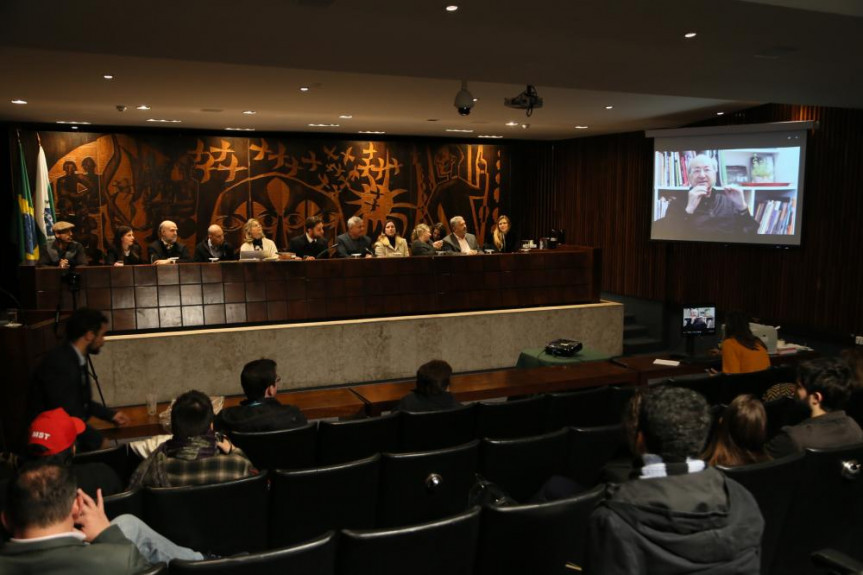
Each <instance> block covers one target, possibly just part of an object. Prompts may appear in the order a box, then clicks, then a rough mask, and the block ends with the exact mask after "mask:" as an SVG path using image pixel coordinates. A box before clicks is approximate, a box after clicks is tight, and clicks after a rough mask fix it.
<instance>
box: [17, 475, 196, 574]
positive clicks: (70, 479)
mask: <svg viewBox="0 0 863 575" xmlns="http://www.w3.org/2000/svg"><path fill="white" fill-rule="evenodd" d="M2 517H3V525H4V526H5V527H6V529H7V530H8V531H9V532H10V533H12V539H11V540H10V541H8V542H6V543H4V544H3V546H2V547H0V573H9V574H16V573H21V574H24V573H68V574H74V573H111V574H124V573H128V574H132V573H140V572H142V571H144V570H146V569H148V568H149V567H150V566H151V564H155V563H162V562H166V563H170V562H171V561H172V560H174V559H186V560H189V561H200V560H201V559H204V556H203V555H202V554H201V553H198V552H196V551H193V550H191V549H188V548H185V547H180V546H178V545H175V544H174V543H172V542H171V541H169V540H168V539H166V538H164V537H162V536H161V535H159V534H158V533H156V532H155V531H153V530H152V529H150V528H149V527H148V526H147V524H146V523H144V522H143V521H141V520H140V519H138V518H137V517H135V516H134V515H120V516H119V517H117V518H115V519H114V520H113V521H108V518H107V517H106V516H105V508H104V503H103V501H102V493H101V492H99V493H98V494H97V497H96V499H95V500H93V498H91V497H90V496H89V495H87V494H86V493H84V492H83V491H82V490H80V489H77V486H76V484H75V476H74V475H73V473H72V470H71V469H70V468H68V467H65V466H62V465H57V464H56V463H51V462H48V461H31V462H28V463H26V464H24V465H23V466H22V467H21V469H19V470H18V472H17V473H16V474H15V475H14V476H13V477H12V479H11V480H10V481H9V485H8V487H7V491H6V509H5V510H4V511H3V516H2Z"/></svg>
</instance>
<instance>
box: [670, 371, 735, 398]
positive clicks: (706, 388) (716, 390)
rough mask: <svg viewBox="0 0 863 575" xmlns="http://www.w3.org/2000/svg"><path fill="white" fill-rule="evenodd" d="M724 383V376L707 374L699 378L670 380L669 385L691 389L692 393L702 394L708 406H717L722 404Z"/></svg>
mask: <svg viewBox="0 0 863 575" xmlns="http://www.w3.org/2000/svg"><path fill="white" fill-rule="evenodd" d="M724 381H725V375H724V374H721V373H720V374H717V375H708V374H706V373H705V374H702V375H699V376H697V377H695V376H690V377H685V378H678V379H669V380H668V382H667V383H668V384H670V385H673V386H674V387H682V388H684V389H691V390H692V391H695V392H697V393H700V394H701V395H703V396H704V399H706V400H707V403H708V404H710V405H716V404H718V403H722V389H723V383H724Z"/></svg>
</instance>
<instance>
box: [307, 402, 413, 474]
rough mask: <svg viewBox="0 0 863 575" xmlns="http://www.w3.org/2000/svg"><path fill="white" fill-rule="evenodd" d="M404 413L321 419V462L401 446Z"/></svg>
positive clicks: (328, 462) (371, 453) (395, 448)
mask: <svg viewBox="0 0 863 575" xmlns="http://www.w3.org/2000/svg"><path fill="white" fill-rule="evenodd" d="M399 416H400V413H399V412H398V411H395V412H393V413H390V414H388V415H382V416H380V417H369V418H366V419H353V420H350V421H321V422H319V423H318V464H319V465H334V464H336V463H345V462H348V461H356V460H358V459H363V458H366V457H370V456H372V455H374V454H375V453H384V452H394V451H398V448H399V423H400V421H401V419H400V417H399Z"/></svg>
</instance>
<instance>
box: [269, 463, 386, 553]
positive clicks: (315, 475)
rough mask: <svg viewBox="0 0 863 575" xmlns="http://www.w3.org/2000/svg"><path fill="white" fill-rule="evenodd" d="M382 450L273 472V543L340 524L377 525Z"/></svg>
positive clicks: (293, 540) (292, 540)
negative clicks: (313, 466)
mask: <svg viewBox="0 0 863 575" xmlns="http://www.w3.org/2000/svg"><path fill="white" fill-rule="evenodd" d="M380 458H381V456H380V455H373V456H372V457H369V458H368V459H362V460H360V461H353V462H350V463H341V464H338V465H333V466H330V467H318V468H316V469H304V470H300V471H274V472H272V473H271V474H270V547H271V548H276V547H284V546H285V545H293V544H296V543H298V542H300V541H305V540H307V539H311V538H312V537H317V536H318V535H320V534H321V533H325V532H327V531H329V530H338V529H371V528H372V527H374V526H375V509H376V507H377V493H378V476H379V472H380Z"/></svg>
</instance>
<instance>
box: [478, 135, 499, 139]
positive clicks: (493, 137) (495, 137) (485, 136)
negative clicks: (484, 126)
mask: <svg viewBox="0 0 863 575" xmlns="http://www.w3.org/2000/svg"><path fill="white" fill-rule="evenodd" d="M477 137H478V138H487V139H490V140H500V139H501V138H503V136H493V135H491V134H480V135H479V136H477Z"/></svg>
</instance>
